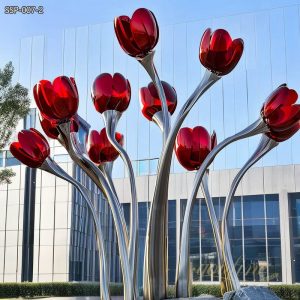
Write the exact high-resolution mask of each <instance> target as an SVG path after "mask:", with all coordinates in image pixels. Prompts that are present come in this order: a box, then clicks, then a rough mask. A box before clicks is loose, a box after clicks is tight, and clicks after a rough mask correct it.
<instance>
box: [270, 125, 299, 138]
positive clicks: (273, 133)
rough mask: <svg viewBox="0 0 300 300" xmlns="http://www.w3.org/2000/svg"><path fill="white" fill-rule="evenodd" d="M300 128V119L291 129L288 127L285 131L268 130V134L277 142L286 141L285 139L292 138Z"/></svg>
mask: <svg viewBox="0 0 300 300" xmlns="http://www.w3.org/2000/svg"><path fill="white" fill-rule="evenodd" d="M299 129H300V121H298V122H297V123H295V124H294V125H293V126H292V127H290V128H289V129H286V130H284V131H270V132H267V133H266V135H267V136H268V137H269V138H271V139H273V140H275V141H276V142H284V141H286V140H288V139H289V138H291V137H292V136H293V135H294V134H296V133H297V132H298V130H299Z"/></svg>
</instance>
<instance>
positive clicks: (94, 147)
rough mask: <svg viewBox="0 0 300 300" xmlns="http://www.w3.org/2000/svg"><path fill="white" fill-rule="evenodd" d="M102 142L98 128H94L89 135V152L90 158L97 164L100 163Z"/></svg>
mask: <svg viewBox="0 0 300 300" xmlns="http://www.w3.org/2000/svg"><path fill="white" fill-rule="evenodd" d="M100 144H101V138H100V134H99V132H98V131H96V130H92V131H91V132H90V134H89V137H88V142H87V146H86V147H87V154H88V156H89V158H90V159H91V160H92V161H93V162H94V163H96V164H100V163H101V161H100V151H101V150H100Z"/></svg>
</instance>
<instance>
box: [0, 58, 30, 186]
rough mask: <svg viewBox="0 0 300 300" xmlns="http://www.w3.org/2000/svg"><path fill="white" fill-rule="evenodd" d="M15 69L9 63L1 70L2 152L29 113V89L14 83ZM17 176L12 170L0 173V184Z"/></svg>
mask: <svg viewBox="0 0 300 300" xmlns="http://www.w3.org/2000/svg"><path fill="white" fill-rule="evenodd" d="M13 74H14V67H13V65H12V62H9V63H8V64H6V65H5V66H4V68H3V69H0V150H1V149H3V148H4V147H5V146H6V145H7V143H8V142H9V140H10V138H11V136H12V134H13V132H14V130H15V128H16V126H17V124H18V122H19V120H20V119H22V118H24V117H25V116H26V115H27V114H28V112H29V106H30V99H29V97H28V89H26V88H25V87H23V86H22V85H21V84H20V83H16V84H15V85H14V84H13V83H12V76H13ZM14 175H15V174H14V172H13V171H12V170H11V169H4V170H1V171H0V184H2V183H10V182H11V177H13V176H14Z"/></svg>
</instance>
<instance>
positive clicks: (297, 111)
mask: <svg viewBox="0 0 300 300" xmlns="http://www.w3.org/2000/svg"><path fill="white" fill-rule="evenodd" d="M299 120H300V105H299V104H294V105H292V106H289V105H284V106H280V107H278V108H277V109H276V110H275V111H274V112H273V113H272V114H271V115H270V117H269V118H268V119H267V123H268V125H269V128H270V129H271V130H277V131H284V130H286V129H288V128H290V127H292V126H293V125H294V124H295V123H297V122H298V121H299Z"/></svg>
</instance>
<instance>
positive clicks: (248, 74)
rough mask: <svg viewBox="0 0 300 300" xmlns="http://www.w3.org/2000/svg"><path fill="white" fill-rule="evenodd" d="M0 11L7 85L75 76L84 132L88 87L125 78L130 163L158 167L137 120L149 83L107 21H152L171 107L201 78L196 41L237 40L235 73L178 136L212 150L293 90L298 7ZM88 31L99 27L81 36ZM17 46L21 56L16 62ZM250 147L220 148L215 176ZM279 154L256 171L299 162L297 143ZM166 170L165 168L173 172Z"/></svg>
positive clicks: (51, 2) (154, 135)
mask: <svg viewBox="0 0 300 300" xmlns="http://www.w3.org/2000/svg"><path fill="white" fill-rule="evenodd" d="M0 3H1V5H0V68H1V67H2V66H4V64H5V63H6V62H8V61H9V60H12V61H13V63H14V65H15V67H16V72H15V79H16V80H19V81H20V82H21V83H22V84H23V85H24V86H26V87H28V88H29V89H31V88H32V86H33V84H34V83H35V82H37V81H38V80H40V79H41V78H47V79H49V80H51V79H53V78H55V77H56V76H58V75H61V74H65V75H67V76H75V78H76V81H77V86H78V89H79V92H80V99H81V101H80V106H79V114H80V115H81V116H82V117H83V118H85V119H86V120H88V122H89V123H90V124H91V126H92V127H91V128H92V129H99V128H100V125H101V124H102V123H101V118H100V117H99V115H98V114H97V113H96V112H95V110H94V108H93V104H92V101H91V100H90V87H91V84H92V82H93V79H94V78H95V76H97V75H98V74H99V72H112V71H113V72H121V73H122V74H125V75H126V76H127V78H128V79H129V80H130V82H131V84H132V87H134V89H133V88H132V100H133V101H132V104H131V105H130V107H129V109H128V112H127V113H126V114H124V117H123V118H122V120H121V121H120V124H119V129H122V130H123V133H124V134H126V147H127V150H128V152H129V154H130V156H131V158H132V159H135V160H137V159H138V160H140V159H142V160H143V159H147V158H156V157H158V156H159V153H160V149H161V139H160V135H159V131H158V129H157V128H155V126H153V124H150V123H149V122H148V121H147V120H145V119H144V118H143V117H142V116H141V113H140V105H139V102H138V98H139V97H138V90H139V87H141V86H143V85H146V84H148V83H149V78H148V75H147V74H146V72H144V70H141V67H140V66H139V65H138V64H137V63H136V61H134V60H133V59H132V58H131V57H128V56H127V55H125V54H124V52H123V51H122V50H121V48H120V47H119V45H118V43H116V44H114V42H113V36H114V33H113V26H112V21H113V19H114V17H115V16H119V15H128V16H131V15H132V13H133V12H134V11H135V9H137V8H139V7H145V8H148V9H150V10H152V11H153V12H154V14H155V16H156V17H157V20H158V23H159V26H160V41H159V43H158V45H157V47H156V55H155V59H156V63H157V69H158V71H159V73H160V76H161V78H162V79H163V80H165V81H167V82H169V83H171V84H172V85H173V86H174V87H175V88H176V91H177V95H178V107H180V106H181V105H183V103H184V101H185V99H186V98H187V96H188V95H190V94H191V93H192V92H193V90H194V88H195V86H197V84H198V83H199V80H200V78H201V76H200V75H201V74H202V72H203V67H201V66H200V63H199V59H198V49H199V40H200V37H201V35H202V32H203V31H204V30H205V29H206V28H207V26H212V27H213V29H216V28H226V29H227V30H229V32H230V33H231V34H232V36H233V37H235V38H236V37H242V38H243V39H244V40H245V51H244V55H243V57H242V59H241V62H240V63H239V65H238V66H237V68H236V69H235V70H234V72H232V73H231V74H229V75H228V76H226V77H225V78H224V79H222V80H221V81H220V82H219V83H218V84H216V86H215V87H214V88H213V89H212V90H211V92H209V93H207V95H204V96H203V99H202V100H203V101H199V103H198V104H197V105H196V106H195V107H194V109H193V110H192V111H191V113H190V115H189V117H188V118H187V120H186V122H185V123H184V126H189V127H193V126H195V125H202V126H206V127H207V128H209V129H211V130H212V129H214V130H216V132H217V134H218V139H219V140H222V139H224V138H225V137H227V136H230V135H231V134H233V133H235V132H237V130H238V129H242V128H244V126H246V125H247V124H248V122H250V121H251V122H252V121H254V120H255V118H257V114H258V112H259V110H260V108H261V103H262V101H263V100H264V99H265V97H266V96H267V95H268V94H269V93H270V92H271V91H272V90H273V89H274V88H276V87H277V86H278V85H279V84H281V83H283V82H287V83H288V84H289V85H290V86H291V87H292V88H295V89H296V90H298V91H299V90H300V86H299V84H300V82H299V78H300V77H299V76H300V60H299V52H298V49H299V48H300V7H296V6H295V5H299V4H300V0H210V1H209V0H207V1H204V0H187V1H183V0H180V1H179V0H175V1H174V0H173V1H172V0H168V1H166V0H160V1H159V0H152V1H149V0H144V1H136V0H135V1H134V0H129V1H120V0H111V1H103V0H85V1H83V0H78V1H76V0H73V1H70V0H65V1H63V0H60V1H58V0H48V1H46V0H44V1H41V0H40V1H35V0H26V1H24V0H0ZM75 3H76V5H75ZM7 5H18V6H22V5H36V6H40V5H42V6H43V7H44V14H42V15H38V14H34V15H22V14H20V13H17V14H15V15H6V14H4V7H5V6H7ZM283 7H284V9H282V8H283ZM276 8H278V9H276ZM231 16H233V17H231ZM222 17H224V18H222ZM95 24H102V25H101V26H90V27H89V28H87V27H86V26H87V25H95ZM174 24H175V25H174ZM166 25H172V26H166ZM173 25H174V26H173ZM80 26H85V27H80ZM100 27H101V28H100ZM75 28H76V29H75ZM65 29H68V30H65ZM97 30H100V32H101V35H100V34H99V32H98V31H97ZM88 32H89V34H88ZM63 33H64V35H63ZM33 36H35V38H33V39H32V38H31V37H33ZM100 36H101V37H100ZM26 37H30V38H29V39H24V38H26ZM21 40H22V49H23V51H21V54H20V55H19V52H20V42H21ZM44 41H45V44H44V43H43V42H44ZM63 42H64V43H63ZM63 44H64V46H62V45H63ZM44 45H46V46H45V47H44ZM30 49H31V50H30ZM44 50H45V51H44ZM32 53H34V54H33V55H34V57H33V56H32ZM41 64H43V66H44V68H41V67H40V66H41ZM18 66H20V67H19V68H18ZM201 68H202V69H201ZM20 70H21V71H20ZM200 73H201V74H200ZM44 75H45V76H44ZM177 111H178V110H177ZM203 112H205V113H203ZM232 112H234V115H235V117H234V118H232ZM176 113H177V112H175V116H174V117H176ZM127 116H130V117H127ZM173 119H174V118H173ZM127 120H128V122H127ZM137 125H138V126H137ZM101 126H102V125H101ZM125 130H126V133H125ZM127 133H129V134H127ZM257 139H258V137H257ZM257 139H255V138H252V139H251V140H250V141H249V142H248V141H247V140H245V141H243V143H240V144H238V145H237V144H234V145H232V147H228V149H226V151H224V152H223V153H221V154H220V155H219V159H218V160H217V161H216V162H215V166H216V168H220V169H224V168H236V167H240V166H241V165H242V163H243V162H244V161H245V160H246V159H247V158H248V157H249V153H250V152H252V151H253V150H254V148H255V147H256V145H257V142H258V140H257ZM153 141H155V143H154V142H153ZM282 145H283V146H281V147H278V150H276V151H273V152H272V153H271V154H270V155H268V156H267V157H265V158H264V165H273V164H277V165H280V164H289V163H291V162H293V163H300V157H299V156H298V155H293V151H297V150H296V149H298V148H299V145H300V134H298V135H297V137H295V138H294V139H293V142H291V141H287V142H286V143H282ZM292 145H294V146H292ZM240 148H242V149H243V150H244V151H242V153H241V152H240V151H239V152H238V149H240ZM293 149H294V150H293ZM116 164H118V166H115V169H116V170H117V171H118V172H119V170H121V167H122V168H123V164H122V163H121V162H120V163H119V162H118V160H117V162H116ZM119 167H120V168H119ZM176 168H177V167H176V165H175V167H174V170H175V171H176V170H177V169H176ZM178 170H179V169H178ZM119 173H120V174H123V172H121V171H120V172H119Z"/></svg>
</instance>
